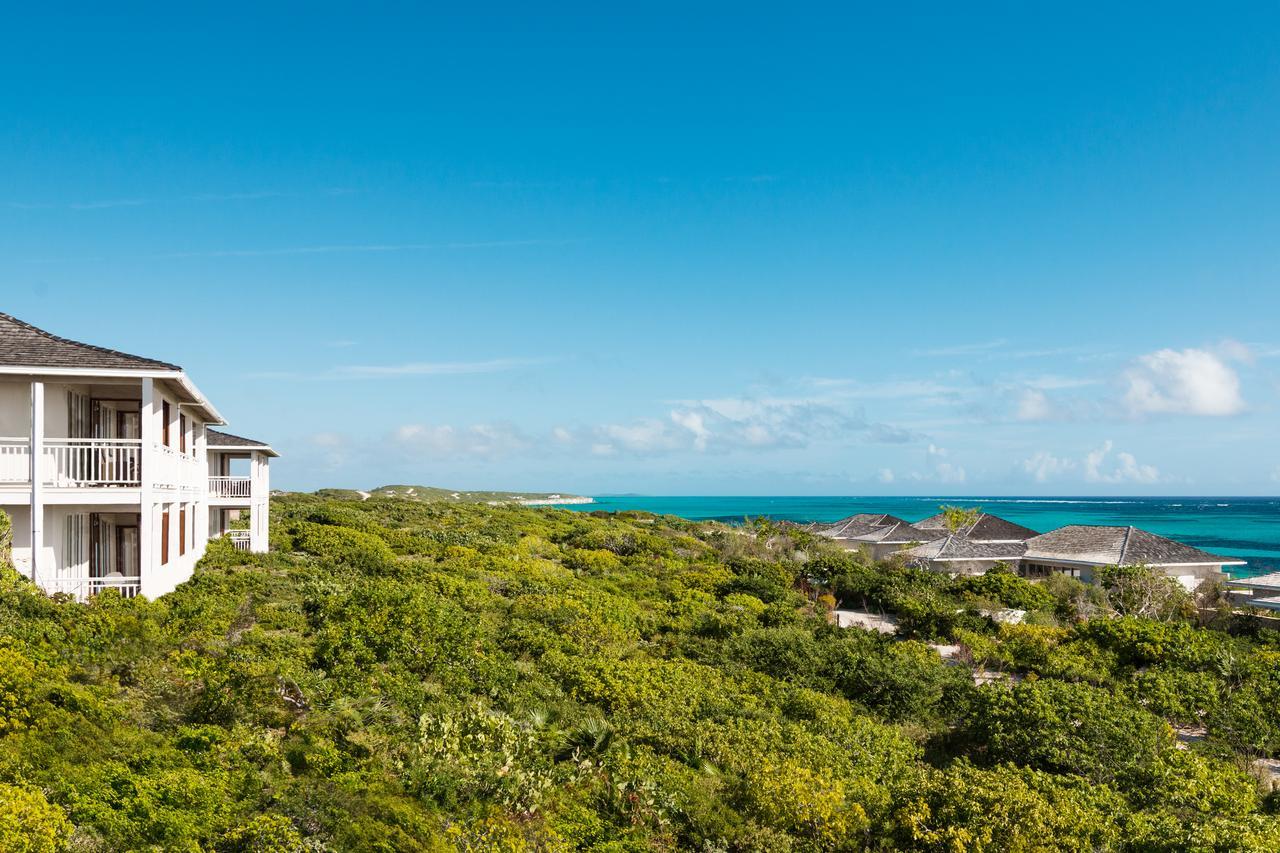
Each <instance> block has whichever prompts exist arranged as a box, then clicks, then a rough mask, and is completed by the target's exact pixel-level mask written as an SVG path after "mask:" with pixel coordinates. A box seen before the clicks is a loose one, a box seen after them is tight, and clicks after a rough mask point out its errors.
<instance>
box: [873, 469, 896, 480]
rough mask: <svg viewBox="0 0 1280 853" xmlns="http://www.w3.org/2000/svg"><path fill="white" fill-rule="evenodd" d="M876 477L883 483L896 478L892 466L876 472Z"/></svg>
mask: <svg viewBox="0 0 1280 853" xmlns="http://www.w3.org/2000/svg"><path fill="white" fill-rule="evenodd" d="M876 479H877V480H879V481H880V482H881V483H892V482H893V481H894V480H895V479H896V478H895V477H894V475H893V469H892V468H881V469H880V470H879V471H877V472H876Z"/></svg>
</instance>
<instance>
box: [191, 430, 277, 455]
mask: <svg viewBox="0 0 1280 853" xmlns="http://www.w3.org/2000/svg"><path fill="white" fill-rule="evenodd" d="M205 434H206V436H207V440H208V447H209V449H210V450H246V451H247V450H257V451H261V452H262V453H265V454H266V455H267V456H279V455H280V454H279V453H276V452H275V451H274V450H273V449H272V448H271V445H269V444H267V443H266V442H265V441H255V440H254V439H252V438H243V437H241V436H238V435H232V434H231V433H229V432H223V431H222V430H218V429H206V430H205Z"/></svg>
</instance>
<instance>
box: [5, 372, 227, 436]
mask: <svg viewBox="0 0 1280 853" xmlns="http://www.w3.org/2000/svg"><path fill="white" fill-rule="evenodd" d="M0 375H6V376H66V377H74V376H84V377H87V378H90V379H169V380H172V381H174V382H177V383H178V385H179V387H181V388H182V390H183V391H184V392H186V394H187V397H188V400H187V401H185V402H184V403H183V405H190V406H195V407H196V408H198V409H200V410H201V411H202V412H203V413H204V415H205V420H206V422H207V423H210V424H213V425H215V426H220V425H222V424H225V423H226V419H224V418H223V417H222V413H221V412H219V411H218V410H217V409H216V408H215V407H214V405H213V403H210V402H209V399H208V398H207V397H205V396H204V394H202V393H201V391H200V389H199V388H198V387H196V384H195V383H194V382H192V381H191V378H190V377H189V376H187V374H186V371H183V370H169V369H165V368H159V367H155V368H152V367H40V366H38V365H0Z"/></svg>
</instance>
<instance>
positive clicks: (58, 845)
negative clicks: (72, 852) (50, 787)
mask: <svg viewBox="0 0 1280 853" xmlns="http://www.w3.org/2000/svg"><path fill="white" fill-rule="evenodd" d="M70 835H71V823H70V822H69V821H68V820H67V818H66V815H64V814H63V813H62V810H61V809H60V808H58V807H57V806H55V805H53V804H51V803H50V802H49V801H48V800H47V799H45V796H44V794H42V793H41V792H40V791H37V790H32V789H29V788H22V787H18V786H16V785H7V784H4V783H0V853H54V851H58V850H62V849H64V848H65V845H66V843H67V840H68V838H69V837H70Z"/></svg>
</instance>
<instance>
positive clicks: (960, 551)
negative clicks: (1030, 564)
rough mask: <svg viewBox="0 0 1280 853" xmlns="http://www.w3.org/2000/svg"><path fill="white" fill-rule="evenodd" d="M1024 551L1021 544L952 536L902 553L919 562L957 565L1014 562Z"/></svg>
mask: <svg viewBox="0 0 1280 853" xmlns="http://www.w3.org/2000/svg"><path fill="white" fill-rule="evenodd" d="M1026 550H1027V546H1026V544H1025V543H1023V542H974V541H973V540H971V539H966V538H965V537H963V536H958V535H955V534H952V535H950V536H944V537H943V538H941V539H935V540H934V541H932V542H925V543H924V544H922V545H917V546H915V547H914V548H908V549H907V550H905V551H903V552H902V553H903V554H905V555H906V556H907V557H908V558H915V559H919V560H930V561H934V562H939V563H950V562H957V563H959V562H965V561H969V560H1011V561H1016V560H1018V559H1020V558H1021V557H1022V554H1023V552H1024V551H1026Z"/></svg>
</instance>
